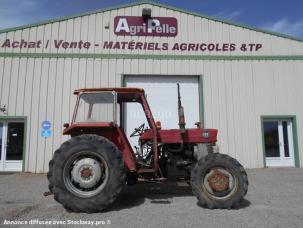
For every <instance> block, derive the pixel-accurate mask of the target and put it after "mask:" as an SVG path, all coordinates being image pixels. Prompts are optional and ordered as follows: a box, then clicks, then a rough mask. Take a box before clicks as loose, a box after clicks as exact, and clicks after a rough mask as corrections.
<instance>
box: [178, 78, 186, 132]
mask: <svg viewBox="0 0 303 228" xmlns="http://www.w3.org/2000/svg"><path fill="white" fill-rule="evenodd" d="M177 89H178V115H179V128H180V130H181V133H182V134H184V133H185V116H184V108H183V106H182V103H181V96H180V84H179V83H177Z"/></svg>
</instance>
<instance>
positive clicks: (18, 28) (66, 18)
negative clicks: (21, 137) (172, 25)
mask: <svg viewBox="0 0 303 228" xmlns="http://www.w3.org/2000/svg"><path fill="white" fill-rule="evenodd" d="M143 4H150V5H154V6H158V7H162V8H167V9H170V10H174V11H177V12H180V13H185V14H189V15H193V16H197V17H201V18H205V19H208V20H212V21H216V22H220V23H224V24H228V25H232V26H236V27H241V28H244V29H248V30H252V31H256V32H261V33H264V34H268V35H272V36H276V37H280V38H285V39H289V40H294V41H298V42H303V39H302V38H297V37H293V36H289V35H286V34H282V33H277V32H272V31H268V30H265V29H260V28H257V27H254V26H248V25H243V24H240V23H235V22H231V21H228V20H223V19H219V18H216V17H213V16H207V15H204V14H201V13H196V12H193V11H189V10H185V9H181V8H177V7H174V6H170V5H166V4H162V3H158V2H155V1H151V0H140V1H136V2H132V3H127V4H123V5H117V6H112V7H107V8H103V9H98V10H94V11H89V12H85V13H80V14H75V15H71V16H66V17H59V18H56V19H51V20H46V21H42V22H37V23H31V24H27V25H21V26H18V27H13V28H7V29H2V30H0V34H1V33H6V32H12V31H16V30H21V29H26V28H31V27H36V26H40V25H45V24H50V23H55V22H60V21H64V20H69V19H73V18H77V17H83V16H88V15H92V14H97V13H103V12H106V11H111V10H116V9H121V8H127V7H132V6H137V5H143Z"/></svg>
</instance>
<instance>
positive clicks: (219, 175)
mask: <svg viewBox="0 0 303 228" xmlns="http://www.w3.org/2000/svg"><path fill="white" fill-rule="evenodd" d="M191 186H192V190H193V193H194V194H195V196H196V197H197V198H198V200H199V204H200V205H201V206H203V207H207V208H210V209H215V208H220V209H225V208H227V209H230V208H233V207H235V206H237V205H238V203H239V202H240V200H241V199H242V198H243V197H244V196H245V195H246V193H247V189H248V179H247V174H246V172H245V170H244V168H243V167H242V165H241V164H240V163H239V162H238V161H237V160H236V159H234V158H232V157H230V156H228V155H224V154H218V153H212V154H208V155H207V156H205V157H203V158H201V159H200V160H199V161H198V162H197V164H196V165H195V167H194V168H193V169H192V172H191Z"/></svg>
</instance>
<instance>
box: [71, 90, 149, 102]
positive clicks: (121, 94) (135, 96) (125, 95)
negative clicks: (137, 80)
mask: <svg viewBox="0 0 303 228" xmlns="http://www.w3.org/2000/svg"><path fill="white" fill-rule="evenodd" d="M112 91H115V92H116V93H117V102H118V103H123V102H141V97H142V96H143V97H144V95H145V92H144V89H141V88H129V87H116V88H114V87H113V88H83V89H77V90H75V91H74V94H75V95H79V94H81V93H98V92H112Z"/></svg>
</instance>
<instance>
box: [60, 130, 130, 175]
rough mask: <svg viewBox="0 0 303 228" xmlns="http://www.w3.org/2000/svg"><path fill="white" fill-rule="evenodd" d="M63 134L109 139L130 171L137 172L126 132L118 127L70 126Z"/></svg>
mask: <svg viewBox="0 0 303 228" xmlns="http://www.w3.org/2000/svg"><path fill="white" fill-rule="evenodd" d="M63 134H65V135H71V136H72V137H74V136H77V135H82V134H96V135H100V136H102V137H104V138H107V139H108V140H109V141H111V142H112V143H113V144H115V145H116V146H117V147H118V149H119V150H120V151H121V153H122V157H123V160H124V163H125V165H126V167H127V169H128V170H129V171H136V156H135V154H134V152H133V150H132V148H131V145H130V143H129V141H128V139H127V137H126V135H125V133H124V131H123V130H122V129H121V128H119V127H116V126H96V125H95V126H93V125H91V124H88V125H86V124H81V126H73V125H72V126H70V127H68V128H67V129H65V130H64V132H63Z"/></svg>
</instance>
